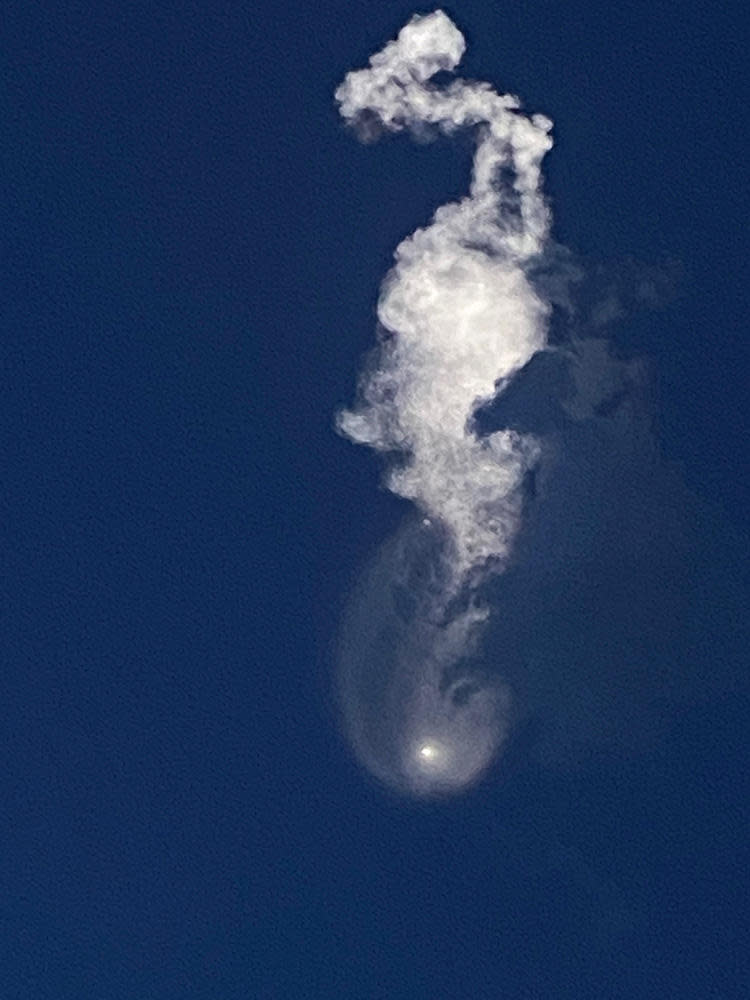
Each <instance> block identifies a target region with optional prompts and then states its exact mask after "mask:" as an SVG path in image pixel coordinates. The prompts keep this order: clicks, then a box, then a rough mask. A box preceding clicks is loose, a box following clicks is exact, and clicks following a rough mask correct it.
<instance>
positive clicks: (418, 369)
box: [336, 10, 552, 589]
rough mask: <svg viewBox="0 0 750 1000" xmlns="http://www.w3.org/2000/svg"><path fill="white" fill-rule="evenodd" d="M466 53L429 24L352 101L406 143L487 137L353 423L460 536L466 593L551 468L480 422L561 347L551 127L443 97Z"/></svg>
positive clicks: (385, 299)
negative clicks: (548, 286) (549, 176)
mask: <svg viewBox="0 0 750 1000" xmlns="http://www.w3.org/2000/svg"><path fill="white" fill-rule="evenodd" d="M464 48H465V44H464V39H463V36H462V35H461V33H460V31H459V30H458V29H457V28H456V26H455V25H454V24H453V23H452V21H451V20H450V19H449V18H448V17H447V16H446V14H444V13H443V12H442V11H439V10H438V11H436V12H434V13H432V14H429V15H427V16H425V17H418V16H415V17H414V18H412V20H411V21H410V22H409V23H408V24H407V25H406V26H405V27H404V28H403V29H402V31H401V32H400V33H399V35H398V38H397V39H396V40H395V41H393V42H390V43H389V44H388V45H386V47H385V48H384V49H383V50H382V51H381V52H378V53H376V54H375V55H374V56H373V57H372V58H371V59H370V65H369V67H368V68H367V69H363V70H358V71H355V72H352V73H349V74H348V75H347V77H346V79H345V80H344V82H343V83H342V84H341V86H340V87H339V88H338V90H337V91H336V100H337V101H338V103H339V107H340V111H341V114H342V115H343V117H344V118H345V119H346V120H347V121H348V122H350V123H352V124H356V123H357V122H358V121H361V120H362V119H363V118H364V117H366V116H370V118H371V117H372V116H376V118H377V120H378V121H379V122H381V123H382V125H383V127H384V128H386V129H388V130H391V131H401V130H408V131H411V132H412V133H415V134H417V135H419V134H420V133H421V132H422V131H423V130H424V128H425V126H432V127H437V128H438V129H440V130H442V131H443V132H444V133H446V134H450V133H452V132H454V131H455V130H457V129H459V128H474V129H476V132H477V147H476V152H475V155H474V164H473V175H472V180H471V186H470V191H469V195H468V196H467V197H465V198H463V199H462V200H461V201H459V202H457V203H454V204H449V205H444V206H442V207H441V208H439V209H438V210H437V211H436V213H435V216H434V218H433V220H432V222H431V224H430V225H429V226H427V227H425V228H424V229H419V230H417V231H416V232H415V233H413V234H412V235H411V236H409V237H407V239H405V240H404V241H403V242H402V243H401V244H400V246H399V247H398V248H397V250H396V253H395V265H394V267H393V269H392V271H391V272H390V274H389V275H388V277H387V279H386V281H385V282H384V284H383V288H382V291H381V296H380V301H379V304H378V318H379V320H380V323H381V324H382V327H383V329H384V331H385V334H384V336H383V337H382V338H381V345H380V353H379V357H378V361H377V365H376V368H375V369H374V370H373V371H372V372H370V373H369V374H368V375H367V376H366V378H365V379H364V380H363V381H362V383H361V385H360V397H359V401H358V404H357V406H356V407H355V408H354V409H353V410H346V411H344V412H342V413H340V414H339V417H338V426H339V429H340V430H341V431H342V432H343V433H344V434H345V435H346V436H347V437H349V438H350V439H351V440H352V441H354V442H357V443H360V444H367V445H369V446H371V447H373V448H375V449H376V450H378V451H381V452H385V453H397V454H399V455H400V457H401V459H402V461H401V462H400V463H399V464H397V465H396V466H394V467H393V468H392V469H391V471H390V472H389V475H388V481H387V485H388V487H389V489H391V490H392V491H393V492H394V493H396V494H398V495H399V496H402V497H406V498H408V499H411V500H413V501H414V502H415V503H416V504H417V505H418V507H419V508H420V509H421V510H422V511H423V512H424V513H425V514H426V515H427V517H428V518H430V519H434V520H435V521H436V522H438V523H440V524H441V525H442V526H443V527H444V529H445V530H446V531H447V532H448V534H449V539H450V548H451V551H452V568H453V574H454V587H455V588H456V589H457V588H459V587H460V586H461V585H462V584H463V583H464V582H467V581H468V582H470V581H471V580H473V579H476V578H477V577H478V576H481V574H482V572H483V570H484V569H485V568H486V567H488V566H491V565H494V566H495V567H497V565H498V564H499V565H502V562H503V560H504V559H505V558H506V557H507V555H508V553H509V550H510V547H511V544H512V541H513V537H514V535H515V533H516V531H517V529H518V525H519V521H520V514H521V509H520V508H521V499H520V490H519V487H520V485H521V481H522V479H523V476H524V474H525V472H526V471H527V470H528V469H529V467H530V466H531V465H533V464H534V462H535V461H536V459H537V457H538V449H537V445H536V442H535V441H534V439H533V438H532V437H531V436H530V435H521V434H518V433H516V432H514V431H512V430H501V431H497V432H496V433H494V434H491V435H489V436H486V437H483V438H479V437H477V435H476V434H475V433H474V431H473V429H472V415H473V413H474V412H475V410H476V409H477V407H478V405H480V404H481V403H482V402H486V401H487V400H490V399H492V398H493V397H494V396H495V394H496V393H497V392H498V391H502V388H503V386H504V385H505V384H506V383H507V382H508V380H509V379H510V378H511V377H512V376H513V374H514V373H515V372H517V371H518V370H519V369H520V368H522V367H523V366H524V365H525V364H526V363H527V362H528V361H529V359H530V358H531V357H532V356H533V355H534V354H535V353H536V352H537V351H539V350H541V349H543V348H544V347H545V345H546V339H547V323H548V318H549V313H550V307H549V305H548V303H546V302H545V301H543V300H542V299H541V298H540V297H539V295H538V294H537V293H536V292H535V290H534V288H533V287H532V285H531V283H530V281H529V279H528V277H527V271H528V266H529V264H530V263H531V262H532V261H533V260H534V259H536V258H538V257H539V255H540V254H541V253H542V251H543V250H544V247H545V242H546V240H547V237H548V230H549V212H548V210H547V206H546V204H545V201H544V198H543V195H542V191H541V175H540V163H541V160H542V158H543V156H544V155H545V153H546V152H547V151H548V150H549V149H550V147H551V144H552V143H551V139H550V135H549V132H550V128H551V122H550V121H549V120H548V119H547V118H545V117H544V116H542V115H534V116H533V117H528V116H526V115H524V114H522V113H521V112H520V111H519V104H518V100H517V99H516V98H515V97H512V96H509V95H500V94H497V93H495V92H494V91H493V90H492V88H491V87H490V86H489V85H488V84H484V83H477V82H467V81H463V80H455V81H453V82H452V83H450V84H449V85H447V86H446V87H443V88H439V87H436V86H433V85H432V84H431V83H430V78H431V77H432V76H433V75H434V74H435V73H436V72H438V71H440V70H448V71H452V70H454V69H455V68H456V66H457V65H458V62H459V61H460V59H461V56H462V55H463V52H464Z"/></svg>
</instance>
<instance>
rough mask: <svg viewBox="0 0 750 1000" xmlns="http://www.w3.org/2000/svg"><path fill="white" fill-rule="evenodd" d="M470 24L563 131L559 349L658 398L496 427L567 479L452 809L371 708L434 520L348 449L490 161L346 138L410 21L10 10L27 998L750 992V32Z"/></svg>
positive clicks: (318, 14) (521, 597) (12, 864)
mask: <svg viewBox="0 0 750 1000" xmlns="http://www.w3.org/2000/svg"><path fill="white" fill-rule="evenodd" d="M429 9H430V8H420V12H423V13H424V12H426V11H427V10H429ZM446 9H447V11H448V13H449V14H450V15H451V17H453V19H454V20H455V21H456V23H457V24H458V26H459V27H460V28H461V30H462V31H463V32H464V34H465V35H466V38H467V43H468V49H467V55H466V58H465V60H464V63H463V64H462V69H461V72H462V74H463V75H464V76H468V77H473V78H476V79H481V80H487V81H491V82H492V84H493V85H495V86H496V87H497V88H498V89H499V90H501V91H511V92H513V93H517V94H519V95H520V97H521V98H522V101H523V104H524V107H525V108H527V109H529V110H530V111H540V112H543V113H544V114H546V115H549V117H550V118H552V119H553V121H554V123H555V129H554V137H555V146H554V149H553V150H552V152H551V153H550V154H549V156H548V157H547V159H546V160H545V189H546V191H547V194H548V196H549V199H550V203H551V206H552V210H553V213H554V219H555V222H554V227H553V234H554V238H555V240H556V241H557V243H558V244H559V245H560V246H561V247H566V248H567V252H566V253H565V254H564V253H563V251H560V258H559V259H560V260H562V259H563V258H564V260H565V262H566V267H568V268H570V267H572V266H574V267H575V269H576V270H577V271H578V272H579V274H580V279H579V280H577V281H576V282H574V283H572V285H571V287H570V288H568V290H567V291H568V295H569V301H568V302H567V304H566V306H565V308H564V309H561V311H560V315H558V316H557V318H556V323H557V324H559V330H558V329H557V328H556V335H559V336H560V337H563V336H565V335H575V336H576V337H578V338H581V339H584V340H587V341H588V342H596V343H598V344H599V345H600V346H599V347H592V348H591V350H592V351H593V352H594V353H595V352H596V351H598V350H603V348H602V347H601V344H602V342H603V341H607V342H608V343H609V345H610V346H609V348H608V355H609V356H610V357H611V358H613V359H616V362H617V364H616V365H615V364H614V362H613V365H614V367H615V368H616V370H617V371H620V372H622V371H626V370H627V371H637V372H638V373H639V375H638V378H637V379H633V380H628V379H626V380H625V381H624V383H623V384H620V383H616V384H613V385H611V386H608V387H605V388H606V391H604V390H603V389H601V386H599V387H597V391H596V392H594V390H593V389H592V390H591V393H593V396H591V399H590V400H589V401H590V403H591V405H590V407H589V408H588V410H587V413H586V419H582V418H581V414H580V413H579V414H578V418H580V419H573V418H572V417H571V413H570V406H568V408H567V409H566V407H565V406H564V405H563V403H562V402H561V400H562V401H563V402H564V401H565V399H566V398H568V399H569V397H566V395H565V394H566V391H568V390H569V386H568V389H567V390H566V388H565V376H564V373H561V372H560V371H557V370H556V369H555V367H554V365H551V364H547V363H546V362H544V361H542V362H540V364H538V365H535V366H534V369H533V370H530V371H528V372H525V373H522V376H520V377H519V379H518V381H517V384H515V385H514V386H513V387H512V392H509V393H508V396H507V398H506V399H504V400H501V401H500V402H499V403H498V405H497V407H496V408H495V409H494V410H493V411H491V412H488V413H487V414H485V418H486V420H487V421H488V422H492V421H493V420H494V421H496V422H497V423H498V425H503V424H504V423H505V422H506V421H508V422H510V423H513V424H514V425H516V426H521V425H522V426H524V427H528V428H529V429H531V430H533V431H538V432H539V433H545V434H549V435H550V436H551V439H553V440H554V442H555V445H556V449H555V455H556V459H555V461H553V462H552V463H551V464H550V465H549V466H548V467H547V468H546V469H544V470H542V471H541V472H540V474H539V477H538V481H537V483H536V484H535V488H534V491H532V495H530V498H529V506H528V518H527V520H526V522H525V528H524V531H523V532H522V535H521V537H520V538H519V542H518V550H517V557H516V558H515V559H514V561H513V564H512V566H510V567H509V569H508V571H507V573H506V574H504V575H503V576H501V577H498V578H497V579H496V580H495V581H493V583H492V585H491V595H492V601H493V604H494V606H495V608H496V609H497V613H496V619H495V622H494V625H493V627H492V629H491V631H490V633H489V634H488V636H487V640H486V653H485V655H486V658H487V660H488V662H491V663H492V664H497V669H498V670H499V671H500V672H501V673H502V674H503V676H504V677H505V678H506V679H507V680H508V682H509V683H510V685H511V687H512V688H513V690H514V692H515V695H516V698H517V706H518V710H517V715H516V725H515V726H514V729H513V732H512V733H511V736H510V739H509V740H508V742H507V744H506V746H505V748H504V752H503V754H502V755H501V756H500V758H499V760H498V761H497V763H496V764H495V765H494V766H493V767H492V768H491V770H490V771H489V772H488V774H487V775H486V776H485V778H484V780H483V781H482V782H481V783H479V784H478V785H476V787H472V788H471V789H469V790H468V791H467V792H466V793H465V794H464V795H460V796H457V797H454V798H451V799H449V800H445V801H442V800H441V801H429V802H415V801H412V800H409V799H406V798H404V797H402V796H399V795H397V794H394V793H393V792H392V791H391V790H388V789H386V788H381V787H380V785H379V784H378V783H377V782H376V781H374V780H373V779H372V778H371V777H370V776H369V775H368V774H367V773H366V772H365V771H364V770H362V769H361V768H360V766H359V765H358V763H357V762H356V760H355V759H354V757H353V755H352V754H351V752H350V749H349V747H348V745H347V743H346V741H345V739H344V738H343V736H342V734H341V729H340V726H339V724H338V722H339V720H338V715H337V705H336V698H335V694H334V683H333V678H334V675H335V669H336V659H337V656H338V655H340V650H341V630H342V622H343V623H346V622H347V621H351V614H352V612H351V607H352V601H353V600H356V599H355V598H353V597H352V595H353V594H355V593H356V591H357V582H358V581H359V580H361V579H362V577H363V573H364V574H365V575H366V573H367V572H368V571H367V570H366V567H367V566H368V565H372V560H373V559H377V555H376V554H377V552H378V551H379V549H380V546H381V545H382V543H383V542H384V540H386V539H387V538H389V537H392V535H393V533H394V532H395V531H396V530H397V528H398V526H399V525H400V524H402V523H403V520H404V518H405V517H406V516H408V512H409V505H408V504H407V503H406V502H405V501H403V500H400V499H398V498H396V497H394V496H392V495H390V494H388V493H387V492H385V491H384V490H383V489H382V487H381V486H380V482H381V473H382V466H381V464H380V463H379V462H378V460H377V459H376V458H375V457H374V456H373V455H372V454H371V453H369V452H367V451H366V450H365V449H362V448H356V447H354V446H353V445H352V444H350V443H349V442H347V441H345V440H344V439H342V438H341V437H340V436H338V435H337V434H336V433H335V431H334V414H335V412H336V410H337V409H338V408H339V407H340V406H342V405H345V404H347V403H349V402H351V400H352V398H353V395H354V389H355V385H356V380H357V373H358V371H359V370H360V367H361V361H362V355H363V353H364V352H365V351H367V350H368V349H369V348H370V346H371V345H372V343H373V338H374V332H375V326H376V316H375V307H376V302H377V296H378V288H379V285H380V282H381V281H382V280H383V278H384V276H385V274H386V273H387V271H388V268H389V267H390V264H391V260H392V254H393V250H394V248H395V247H396V245H397V244H398V243H399V241H400V240H402V239H403V238H404V237H405V236H406V235H407V234H408V233H410V232H412V231H413V230H414V229H415V228H416V227H417V226H419V225H424V224H426V223H427V222H428V221H429V219H430V217H431V215H432V213H433V211H434V210H435V209H436V208H437V207H438V206H439V205H441V204H443V203H445V202H446V201H450V200H453V199H456V198H457V197H459V196H460V195H461V194H462V193H463V192H464V191H465V189H466V187H467V183H468V177H469V170H470V165H471V156H472V148H473V147H472V141H471V137H470V136H469V135H459V136H457V137H456V138H455V139H453V140H450V141H449V140H447V139H445V138H441V139H437V140H436V141H434V142H431V143H415V142H413V141H411V140H410V139H409V138H408V137H406V136H403V135H402V136H395V137H394V136H386V137H384V138H383V139H382V140H381V141H380V142H378V143H374V144H361V143H359V142H358V141H357V138H356V136H355V135H354V134H353V133H352V132H351V130H348V129H346V128H345V127H344V125H343V124H342V122H341V121H340V119H339V116H338V114H337V111H336V107H335V104H334V100H333V93H334V90H335V89H336V87H337V86H338V84H339V83H340V82H341V80H342V79H343V77H344V75H345V74H346V73H347V72H348V71H349V70H351V69H353V68H358V67H360V66H363V65H364V64H365V63H366V62H367V60H368V58H369V56H370V55H371V54H372V53H373V52H375V51H376V50H377V49H379V48H380V47H381V46H382V45H383V44H384V43H385V42H386V41H387V40H388V39H390V38H392V37H394V36H395V34H396V33H397V31H398V30H399V29H400V28H401V26H402V25H403V24H404V23H405V22H406V21H407V20H408V19H409V17H410V16H411V15H412V14H413V13H414V12H415V8H413V7H411V6H408V5H404V4H402V3H395V2H389V0H384V2H380V3H377V4H372V3H362V2H360V0H350V2H347V3H343V2H327V0H323V2H322V3H315V4H308V5H304V6H302V5H298V6H292V7H280V6H278V5H275V4H270V3H268V4H265V5H263V4H261V5H260V6H258V5H256V6H254V7H251V6H243V5H240V4H229V3H227V4H220V3H213V2H210V0H209V2H206V3H201V4H195V3H187V4H185V3H183V4H170V3H161V2H158V0H157V2H155V3H150V4H140V3H134V4H125V5H122V4H114V3H111V2H110V0H101V2H99V3H97V4H93V5H83V4H80V3H68V4H60V5H54V4H45V5H34V4H29V3H23V4H22V3H11V4H10V5H9V6H8V7H7V9H6V11H5V17H4V19H3V20H4V31H3V45H2V48H3V60H2V64H1V67H2V68H1V70H0V72H1V73H2V84H3V85H2V87H1V88H0V92H1V93H2V98H1V100H2V120H3V123H4V137H3V142H2V158H3V176H4V197H3V199H2V210H1V211H2V227H1V229H0V240H1V241H2V273H3V282H2V287H3V294H2V297H1V298H0V302H1V303H2V305H1V309H2V326H1V330H2V333H1V335H0V364H1V368H0V370H1V372H2V381H3V392H2V403H1V404H0V406H1V407H2V416H3V419H2V422H1V424H0V427H1V428H2V430H1V437H0V441H1V443H2V471H3V476H2V480H3V485H2V492H1V493H0V497H1V498H2V519H1V520H0V525H1V528H0V530H1V531H2V556H3V565H4V571H3V573H2V589H1V592H0V614H1V615H2V630H1V631H0V661H1V663H2V671H1V672H0V755H1V757H0V801H2V811H1V813H0V997H2V998H3V1000H45V998H49V1000H80V998H84V997H92V998H96V1000H119V998H133V1000H145V998H154V1000H172V998H174V1000H177V998H180V1000H184V998H193V997H195V998H206V1000H208V998H211V1000H213V998H216V1000H234V998H237V1000H240V998H242V1000H248V998H253V1000H254V998H258V1000H264V998H269V1000H275V998H280V1000H281V998H326V1000H329V998H338V997H341V998H351V1000H358V998H362V1000H376V998H377V1000H380V998H383V1000H396V998H413V1000H422V998H425V1000H427V998H429V1000H433V998H446V1000H453V998H455V1000H478V998H482V1000H484V998H486V1000H500V998H508V1000H515V998H543V1000H546V998H550V1000H558V998H567V997H570V998H571V1000H572V998H575V1000H580V998H586V997H592V998H594V997H596V998H601V997H613V998H619V997H622V998H628V1000H634V998H652V997H673V996H674V997H680V998H696V1000H698V998H700V1000H705V998H708V997H715V998H717V1000H732V998H735V997H737V998H739V997H743V996H746V995H747V982H748V977H749V976H750V960H749V959H748V954H750V949H748V931H749V930H750V927H749V924H750V920H748V917H749V916H750V904H749V903H748V889H749V888H750V887H749V886H748V870H749V867H750V857H749V853H750V852H749V851H748V845H749V843H750V841H749V834H750V822H749V820H750V815H749V811H748V802H750V783H749V782H748V764H750V761H749V760H748V752H747V733H748V727H749V724H750V684H749V683H748V679H749V678H748V660H749V659H750V636H749V634H748V623H747V620H746V618H747V599H748V589H749V588H748V571H747V566H748V562H747V556H748V534H747V502H748V495H749V493H748V487H749V485H750V482H749V478H748V459H749V458H750V448H749V447H748V444H747V433H746V428H747V425H748V417H749V416H750V413H749V410H750V395H749V394H748V392H747V383H748V371H750V358H749V357H748V347H747V328H748V319H750V316H749V315H748V314H749V312H750V309H749V308H748V296H747V279H746V275H745V270H746V262H747V259H748V250H749V249H750V248H749V247H748V236H747V226H746V219H747V214H748V198H747V180H746V176H745V174H746V170H745V164H746V144H747V138H746V136H747V110H746V100H745V98H744V94H745V93H746V91H747V84H748V79H749V78H750V71H748V69H747V65H746V51H745V50H746V46H744V45H743V44H742V38H743V32H744V31H745V30H746V27H747V25H746V23H745V14H744V12H743V11H742V10H740V9H739V8H738V7H735V6H734V5H732V4H728V5H718V6H716V5H714V6H710V5H709V6H707V5H705V4H701V3H697V2H687V3H684V4H681V5H678V6H676V5H670V4H655V3H646V2H636V3H633V2H629V3H624V4H620V5H612V4H609V3H607V4H605V3H594V2H580V0H570V2H566V3H562V2H559V0H555V2H539V3H536V4H529V3H519V2H515V0H514V2H508V3H504V4H500V3H490V2H488V0H476V2H475V0H467V2H464V3H461V4H460V5H456V6H452V7H448V8H446ZM567 273H570V272H569V271H568V272H567ZM633 364H634V367H633ZM628 365H631V367H628ZM615 381H616V380H615ZM599 390H601V391H599ZM591 393H590V395H591ZM594 396H595V397H596V398H595V399H594ZM358 613H361V610H360V612H358ZM344 627H345V626H344Z"/></svg>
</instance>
